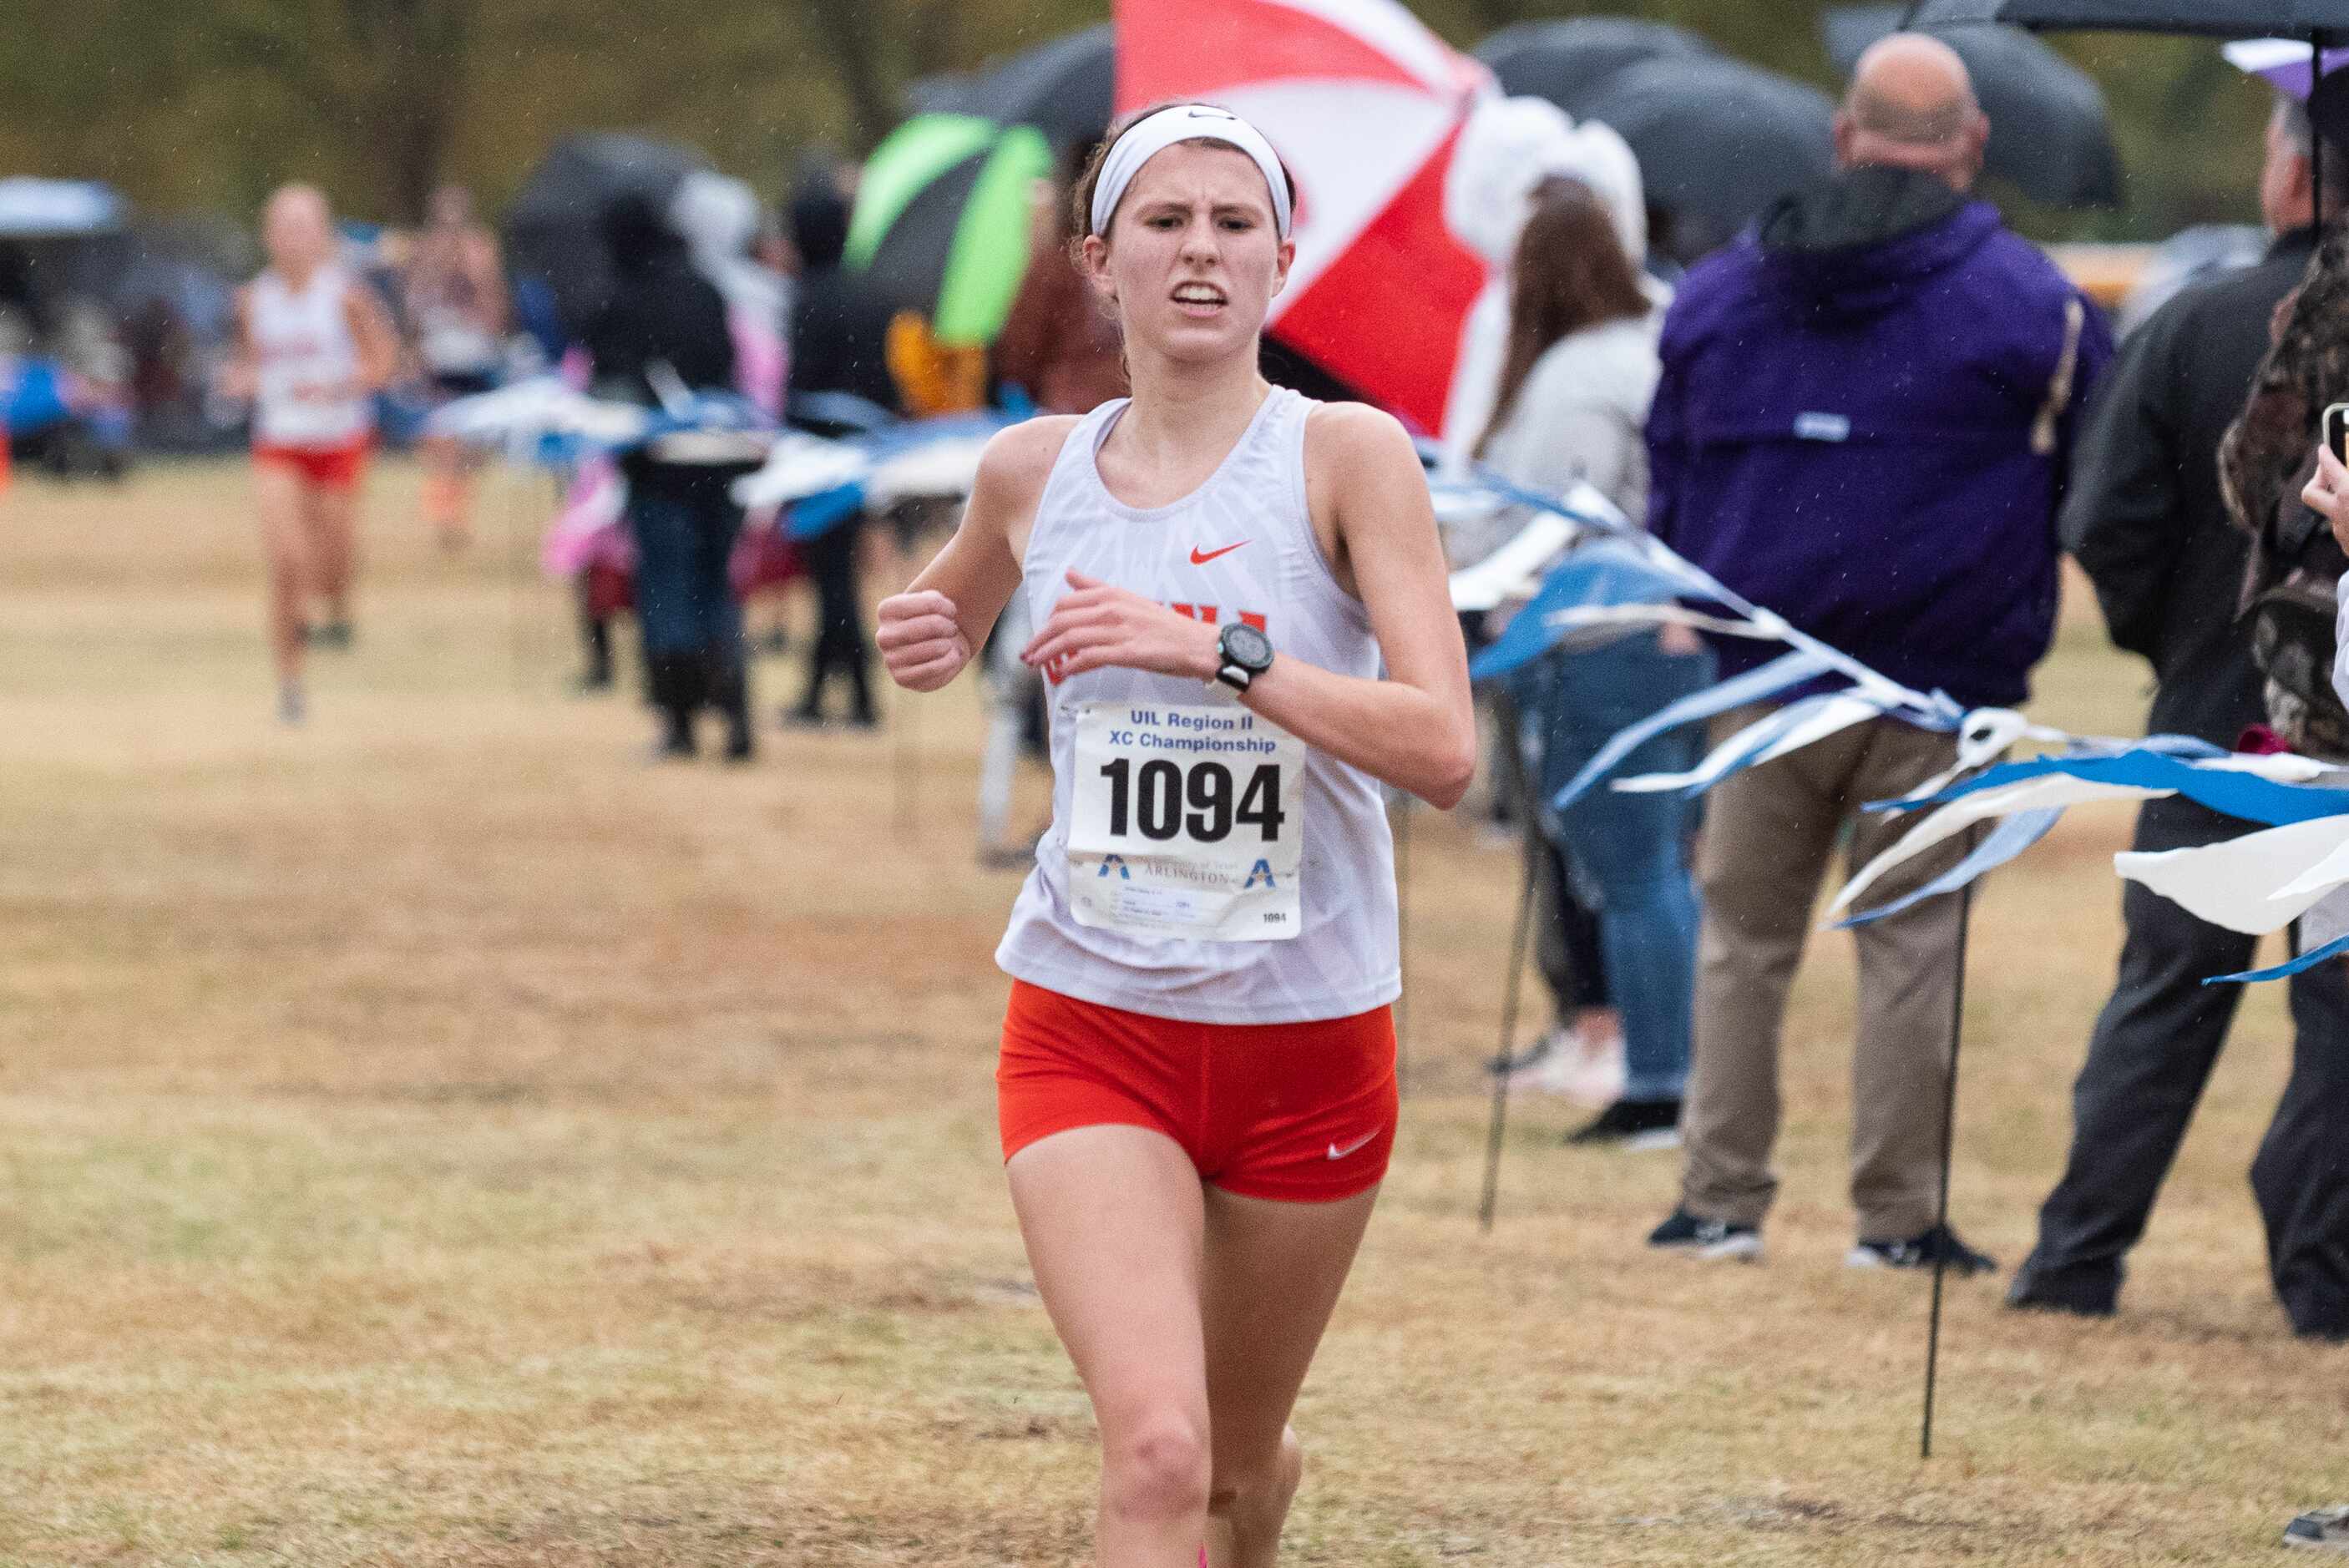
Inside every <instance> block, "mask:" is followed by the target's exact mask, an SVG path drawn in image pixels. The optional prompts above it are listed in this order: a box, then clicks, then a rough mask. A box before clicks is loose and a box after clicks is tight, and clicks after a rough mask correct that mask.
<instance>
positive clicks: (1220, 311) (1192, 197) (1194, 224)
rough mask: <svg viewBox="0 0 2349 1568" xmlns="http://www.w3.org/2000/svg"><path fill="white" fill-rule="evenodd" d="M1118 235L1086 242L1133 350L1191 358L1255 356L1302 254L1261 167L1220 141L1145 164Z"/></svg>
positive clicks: (1118, 221) (1119, 216) (1173, 150)
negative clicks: (1278, 221)
mask: <svg viewBox="0 0 2349 1568" xmlns="http://www.w3.org/2000/svg"><path fill="white" fill-rule="evenodd" d="M1110 232H1112V235H1114V236H1115V239H1116V242H1115V243H1114V244H1109V243H1105V242H1103V241H1102V240H1101V239H1099V238H1098V237H1095V238H1092V239H1089V240H1087V241H1086V242H1085V253H1086V255H1087V256H1088V257H1089V258H1090V259H1091V260H1092V272H1093V286H1094V287H1096V288H1098V289H1100V290H1101V291H1102V294H1104V295H1105V296H1106V297H1108V298H1109V299H1111V300H1112V301H1114V302H1115V303H1116V305H1117V308H1118V312H1119V315H1121V316H1122V317H1123V320H1124V323H1125V334H1126V340H1127V342H1128V343H1129V344H1133V345H1136V346H1145V347H1149V348H1153V349H1155V350H1157V351H1158V352H1160V353H1162V354H1164V355H1166V356H1168V357H1170V358H1173V359H1176V360H1183V361H1195V360H1206V359H1215V358H1220V357H1222V356H1226V355H1231V354H1237V353H1241V352H1248V353H1253V352H1254V345H1255V342H1256V338H1257V334H1258V333H1260V332H1262V331H1263V330H1264V319H1265V315H1266V314H1267V313H1268V311H1269V310H1270V309H1271V306H1272V298H1273V295H1275V294H1278V293H1279V292H1280V288H1281V285H1282V284H1283V283H1285V282H1286V281H1287V280H1288V264H1289V262H1290V261H1291V259H1292V258H1294V257H1295V255H1296V253H1297V247H1296V245H1295V244H1294V243H1292V242H1289V241H1287V240H1283V239H1282V238H1281V237H1280V232H1279V231H1278V229H1277V228H1275V227H1274V220H1273V213H1272V192H1271V191H1270V190H1269V189H1268V187H1267V186H1266V184H1265V181H1264V174H1263V171H1262V170H1259V169H1257V166H1256V160H1253V159H1251V158H1250V157H1248V155H1247V153H1245V152H1242V151H1240V150H1237V148H1230V147H1224V146H1219V145H1217V144H1216V143H1213V142H1209V143H1204V144H1202V143H1196V142H1178V143H1176V144H1175V145H1174V146H1173V147H1170V148H1167V149H1166V150H1164V151H1162V152H1160V153H1159V154H1158V155H1157V156H1155V157H1154V158H1153V159H1151V160H1150V161H1149V162H1147V163H1145V164H1143V166H1142V171H1141V172H1140V173H1139V174H1137V175H1135V176H1134V179H1133V184H1131V185H1129V186H1127V187H1126V191H1125V200H1124V201H1121V202H1120V203H1119V204H1118V209H1117V213H1116V216H1115V218H1114V219H1113V220H1112V222H1111V224H1110Z"/></svg>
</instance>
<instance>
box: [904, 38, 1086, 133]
mask: <svg viewBox="0 0 2349 1568" xmlns="http://www.w3.org/2000/svg"><path fill="white" fill-rule="evenodd" d="M1116 88H1117V46H1116V35H1115V33H1114V32H1113V31H1112V28H1111V26H1110V24H1108V23H1107V22H1103V23H1101V24H1100V25H1099V26H1092V27H1086V28H1083V29H1081V30H1080V31H1078V32H1074V33H1071V34H1068V35H1067V36H1064V37H1059V38H1055V39H1053V40H1052V41H1051V42H1050V43H1048V44H1039V45H1037V46H1035V47H1034V48H1032V49H1023V50H1021V51H1020V52H1019V53H1018V54H1016V55H1010V56H1007V57H1004V58H1002V59H1000V60H998V61H995V62H993V63H991V64H989V65H986V66H982V67H979V68H978V70H975V71H967V72H959V73H954V74H949V75H944V76H936V77H923V78H922V79H921V80H919V81H917V82H916V83H914V85H913V86H912V87H910V88H907V89H906V92H905V98H906V102H907V104H908V105H909V106H910V107H911V108H914V109H915V110H916V112H918V113H923V114H975V115H981V116H984V117H985V118H987V119H991V120H994V121H995V122H996V123H997V124H999V125H1032V126H1035V127H1036V128H1037V129H1040V130H1041V131H1042V132H1043V133H1044V134H1045V135H1046V136H1047V137H1049V138H1050V139H1051V142H1052V145H1053V147H1054V148H1055V149H1057V150H1061V151H1064V152H1065V151H1067V150H1071V149H1073V148H1081V147H1084V146H1087V145H1089V144H1090V143H1092V142H1094V141H1098V140H1099V139H1101V137H1102V133H1103V132H1105V131H1106V130H1108V129H1109V122H1110V119H1111V114H1112V106H1113V100H1114V98H1115V96H1116Z"/></svg>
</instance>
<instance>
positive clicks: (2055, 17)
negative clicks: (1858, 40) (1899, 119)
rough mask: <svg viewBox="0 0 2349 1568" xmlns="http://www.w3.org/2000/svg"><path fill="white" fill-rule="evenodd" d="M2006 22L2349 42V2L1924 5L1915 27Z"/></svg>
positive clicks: (1968, 0) (2070, 0)
mask: <svg viewBox="0 0 2349 1568" xmlns="http://www.w3.org/2000/svg"><path fill="white" fill-rule="evenodd" d="M1949 22H2006V23H2010V24H2012V25H2013V26H2017V27H2029V28H2031V29H2032V30H2033V31H2034V32H2060V31H2066V30H2075V31H2079V32H2084V33H2096V32H2104V33H2192V34H2197V35H2199V36H2202V37H2206V38H2305V37H2308V36H2310V35H2312V34H2313V33H2318V32H2323V33H2337V34H2343V35H2349V0H1922V3H1921V4H1920V5H1916V6H1914V7H1912V8H1911V15H1910V26H1919V27H1938V26H1941V25H1942V24H1944V23H1949Z"/></svg>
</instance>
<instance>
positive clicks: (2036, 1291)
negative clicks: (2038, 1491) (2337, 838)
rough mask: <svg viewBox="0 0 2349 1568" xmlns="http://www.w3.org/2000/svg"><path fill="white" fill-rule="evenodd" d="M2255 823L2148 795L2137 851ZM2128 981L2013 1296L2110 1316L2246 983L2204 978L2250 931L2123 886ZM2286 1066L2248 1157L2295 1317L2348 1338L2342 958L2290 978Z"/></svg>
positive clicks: (2226, 834) (2217, 971)
mask: <svg viewBox="0 0 2349 1568" xmlns="http://www.w3.org/2000/svg"><path fill="white" fill-rule="evenodd" d="M2245 830H2246V826H2245V824H2243V823H2241V822H2238V821H2235V820H2232V819H2230V818H2226V817H2221V816H2219V815H2218V814H2216V813H2214V812H2211V811H2209V810H2204V809H2203V808H2201V807H2199V806H2197V805H2195V804H2193V803H2192V802H2190V801H2186V800H2178V799H2169V800H2156V801H2153V802H2150V803H2149V804H2147V806H2146V807H2145V808H2144V810H2142V812H2141V813H2140V814H2139V816H2138V819H2137V846H2136V847H2137V849H2139V850H2146V851H2156V850H2175V849H2186V848H2189V847H2193V846H2196V845H2201V844H2208V843H2213V842H2216V841H2219V840H2221V839H2228V838H2233V837H2236V836H2238V835H2240V833H2242V832H2243V831H2245ZM2121 913H2122V919H2123V922H2124V923H2125V924H2126V925H2127V941H2126V942H2125V944H2123V946H2122V948H2121V960H2120V978H2119V983H2118V984H2117V985H2116V987H2115V989H2114V992H2113V996H2112V1000H2111V1001H2109V1002H2107V1003H2106V1005H2105V1010H2104V1013H2103V1014H2102V1016H2099V1017H2098V1018H2097V1020H2096V1030H2095V1036H2094V1037H2092V1038H2091V1039H2090V1041H2089V1044H2088V1060H2087V1064H2086V1066H2085V1067H2084V1068H2082V1069H2081V1071H2080V1077H2079V1080H2078V1082H2077V1083H2076V1084H2075V1086H2074V1088H2073V1091H2072V1114H2073V1132H2072V1154H2071V1160H2070V1162H2069V1164H2068V1165H2067V1166H2066V1167H2065V1169H2064V1179H2063V1180H2062V1181H2060V1182H2058V1183H2057V1185H2056V1188H2055V1191H2054V1193H2052V1194H2051V1195H2050V1196H2049V1197H2048V1200H2047V1202H2046V1204H2045V1206H2044V1208H2042V1209H2041V1210H2040V1213H2039V1244H2038V1246H2037V1247H2036V1248H2035V1249H2034V1250H2033V1252H2032V1254H2031V1256H2030V1258H2029V1259H2028V1260H2026V1261H2025V1262H2024V1264H2023V1269H2022V1272H2021V1273H2020V1274H2018V1275H2017V1276H2016V1279H2015V1284H2014V1293H2013V1294H2014V1295H2015V1296H2016V1297H2017V1298H2018V1299H2023V1300H2037V1301H2042V1302H2045V1303H2049V1304H2052V1305H2067V1306H2071V1307H2073V1308H2075V1309H2078V1310H2087V1311H2109V1310H2111V1308H2112V1306H2113V1305H2114V1302H2115V1301H2116V1298H2117V1296H2118V1295H2119V1292H2120V1285H2121V1279H2122V1275H2123V1274H2124V1272H2125V1270H2124V1265H2123V1259H2124V1258H2125V1257H2126V1255H2127V1253H2128V1250H2129V1248H2131V1247H2132V1246H2135V1245H2136V1244H2137V1239H2138V1238H2139V1237H2140V1236H2142V1235H2144V1233H2145V1226H2146V1220H2147V1216H2148V1215H2149V1214H2150V1213H2151V1212H2152V1210H2153V1201H2154V1197H2155V1194H2156V1193H2158V1191H2160V1188H2161V1183H2162V1181H2163V1179H2164V1178H2165V1177H2167V1176H2168V1173H2169V1168H2170V1164H2171V1162H2172V1161H2174V1160H2175V1159H2176V1158H2177V1155H2178V1143H2179V1141H2180V1140H2183V1139H2184V1137H2185V1136H2186V1125H2187V1122H2188V1121H2189V1119H2191V1118H2192V1117H2193V1114H2194V1108H2195V1106H2196V1105H2197V1104H2198V1103H2199V1101H2200V1099H2201V1098H2202V1089H2203V1086H2204V1085H2206V1084H2207V1083H2209V1079H2210V1069H2211V1068H2212V1067H2213V1066H2215V1065H2216V1064H2217V1062H2218V1059H2219V1050H2220V1047H2221V1046H2222V1045H2224V1044H2225V1042H2226V1037H2227V1029H2228V1026H2229V1025H2230V1024H2231V1023H2232V1022H2233V1020H2234V1016H2235V1007H2236V1005H2237V1004H2238V1003H2239V1002H2240V999H2241V996H2242V989H2241V987H2240V986H2235V985H2203V984H2202V982H2203V980H2205V979H2206V978H2208V977H2209V976H2210V975H2230V974H2234V973H2236V972H2238V971H2240V970H2242V969H2246V968H2249V967H2250V966H2251V953H2252V946H2253V939H2252V938H2251V937H2249V936H2246V935H2243V934H2240V933H2239V932H2232V931H2228V930H2226V929H2224V928H2222V927H2220V926H2216V925H2211V924H2209V923H2206V922H2204V921H2201V920H2198V919H2197V918H2195V917H2194V916H2193V915H2191V914H2189V913H2187V912H2186V911H2185V910H2183V909H2181V908H2179V907H2178V905H2177V904H2174V903H2170V902H2169V901H2168V899H2165V898H2163V897H2161V896H2160V895H2158V893H2155V892H2151V891H2150V890H2148V889H2147V888H2146V887H2144V886H2143V885H2142V884H2140V883H2137V882H2128V883H2126V884H2124V890H2123V892H2122V894H2121ZM2290 985H2291V987H2292V995H2291V1005H2292V1023H2293V1026H2294V1037H2293V1046H2292V1080H2291V1082H2290V1083H2289V1084H2288V1085H2286V1087H2285V1088H2284V1094H2283V1099H2282V1103H2281V1104H2280V1105H2278V1106H2277V1108H2276V1115H2275V1120H2274V1121H2273V1123H2272V1124H2271V1125H2270V1127H2269V1129H2268V1133H2267V1137H2266V1138H2265V1140H2262V1142H2261V1145H2260V1150H2259V1154H2258V1156H2257V1158H2256V1159H2255V1160H2254V1161H2252V1163H2251V1186H2252V1190H2253V1191H2254V1192H2255V1193H2256V1194H2257V1196H2258V1199H2259V1205H2260V1213H2261V1218H2262V1219H2263V1220H2264V1221H2265V1222H2266V1225H2267V1236H2268V1255H2269V1265H2270V1272H2271V1276H2272V1277H2273V1280H2274V1283H2275V1289H2276V1295H2277V1296H2278V1298H2279V1299H2280V1300H2281V1301H2282V1303H2283V1306H2284V1310H2285V1312H2286V1313H2287V1314H2288V1315H2290V1317H2291V1319H2292V1326H2293V1327H2294V1328H2295V1329H2297V1330H2299V1331H2300V1332H2301V1333H2302V1334H2313V1335H2323V1336H2333V1337H2339V1336H2349V979H2345V978H2344V973H2343V965H2341V964H2339V963H2332V964H2326V965H2320V966H2319V967H2318V968H2316V969H2314V970H2312V971H2310V972H2309V973H2307V974H2305V975H2300V976H2298V977H2296V978H2294V979H2293V980H2292V981H2291V982H2290Z"/></svg>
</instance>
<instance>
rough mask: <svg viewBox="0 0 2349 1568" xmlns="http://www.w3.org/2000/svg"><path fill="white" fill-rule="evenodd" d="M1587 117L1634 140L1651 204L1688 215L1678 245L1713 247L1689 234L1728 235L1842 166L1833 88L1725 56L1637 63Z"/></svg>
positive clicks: (1681, 248) (1687, 249) (1681, 217)
mask: <svg viewBox="0 0 2349 1568" xmlns="http://www.w3.org/2000/svg"><path fill="white" fill-rule="evenodd" d="M1582 118H1584V119H1595V120H1599V121H1600V122H1601V123H1603V124H1606V125H1610V126H1612V127H1614V128H1615V129H1616V130H1617V131H1618V132H1619V133H1620V134H1621V136H1622V138H1623V139H1624V140H1626V141H1628V142H1630V144H1631V150H1632V151H1633V152H1636V153H1638V154H1639V156H1640V174H1641V176H1642V177H1643V178H1644V179H1645V180H1646V181H1647V188H1648V203H1649V205H1651V206H1653V207H1661V208H1665V209H1667V210H1669V211H1671V213H1672V214H1673V216H1674V217H1675V219H1676V220H1678V221H1679V222H1680V225H1681V231H1682V232H1678V233H1676V235H1675V241H1676V242H1675V244H1674V246H1673V249H1674V250H1675V251H1676V252H1678V253H1681V254H1683V255H1686V254H1689V253H1692V252H1693V251H1701V250H1702V249H1707V248H1710V246H1709V244H1701V243H1699V244H1692V243H1690V241H1691V240H1692V238H1693V235H1692V233H1690V232H1688V231H1691V230H1702V231H1703V239H1704V240H1705V241H1708V242H1719V241H1722V240H1725V239H1727V238H1728V237H1729V236H1730V235H1732V234H1733V233H1735V232H1737V230H1738V229H1739V228H1741V227H1743V226H1744V223H1745V222H1747V221H1748V220H1749V219H1752V218H1754V217H1755V216H1757V215H1758V214H1760V213H1761V212H1762V211H1763V210H1764V208H1766V207H1768V206H1769V205H1770V204H1771V203H1772V202H1774V201H1777V200H1778V199H1779V198H1780V197H1782V196H1785V195H1788V194H1790V193H1792V192H1793V191H1799V190H1801V189H1802V188H1803V187H1804V186H1806V185H1808V184H1811V183H1812V182H1814V181H1817V180H1820V179H1822V178H1824V177H1825V176H1826V174H1828V173H1829V172H1830V171H1831V170H1833V169H1834V168H1835V105H1834V104H1833V103H1832V102H1831V101H1829V100H1828V98H1827V96H1826V94H1825V93H1822V92H1820V91H1819V90H1818V89H1817V88H1814V87H1811V86H1809V85H1808V84H1807V83H1804V82H1798V81H1795V79H1794V78H1793V77H1782V76H1779V75H1777V74H1775V72H1771V71H1765V70H1762V69H1760V68H1758V67H1754V66H1748V65H1744V64H1743V63H1741V62H1739V61H1736V60H1732V59H1725V58H1721V57H1710V56H1708V57H1693V58H1674V59H1659V60H1650V61H1648V62H1647V63H1645V64H1644V65H1637V66H1632V67H1628V68H1627V69H1625V70H1623V71H1621V72H1619V73H1618V74H1617V75H1616V76H1615V77H1612V78H1611V79H1609V82H1608V83H1607V85H1606V87H1605V88H1603V89H1602V90H1601V91H1599V93H1598V94H1597V95H1596V96H1594V97H1593V98H1592V99H1591V100H1590V103H1589V105H1588V108H1587V110H1586V112H1585V113H1584V115H1583V117H1582ZM1692 220H1694V222H1691V221H1692Z"/></svg>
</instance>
